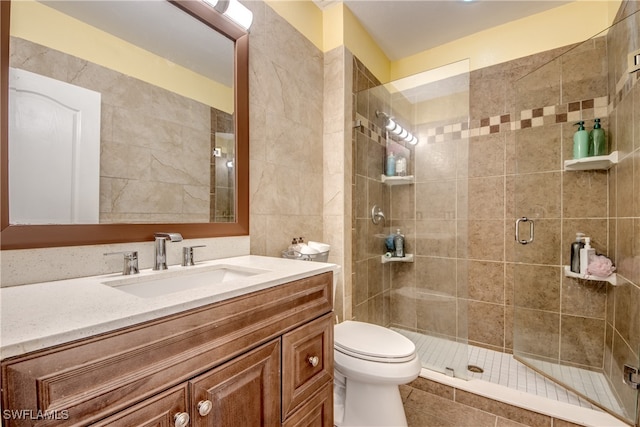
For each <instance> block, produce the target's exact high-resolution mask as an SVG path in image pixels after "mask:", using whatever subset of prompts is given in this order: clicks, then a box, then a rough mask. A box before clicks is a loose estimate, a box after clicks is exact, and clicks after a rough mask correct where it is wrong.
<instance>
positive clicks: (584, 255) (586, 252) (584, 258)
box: [580, 237, 596, 274]
mask: <svg viewBox="0 0 640 427" xmlns="http://www.w3.org/2000/svg"><path fill="white" fill-rule="evenodd" d="M595 254H596V250H595V249H593V248H592V247H591V239H590V238H589V237H585V238H584V248H582V249H580V274H587V267H589V260H590V259H591V258H593V257H594V256H595Z"/></svg>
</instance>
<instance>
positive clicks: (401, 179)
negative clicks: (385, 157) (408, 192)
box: [380, 174, 415, 185]
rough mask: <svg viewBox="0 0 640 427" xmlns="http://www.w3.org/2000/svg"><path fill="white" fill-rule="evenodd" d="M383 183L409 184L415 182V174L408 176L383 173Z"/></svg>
mask: <svg viewBox="0 0 640 427" xmlns="http://www.w3.org/2000/svg"><path fill="white" fill-rule="evenodd" d="M380 179H381V180H382V183H383V184H387V185H407V184H413V182H414V181H415V180H414V178H413V175H406V176H387V175H384V174H382V175H381V178H380Z"/></svg>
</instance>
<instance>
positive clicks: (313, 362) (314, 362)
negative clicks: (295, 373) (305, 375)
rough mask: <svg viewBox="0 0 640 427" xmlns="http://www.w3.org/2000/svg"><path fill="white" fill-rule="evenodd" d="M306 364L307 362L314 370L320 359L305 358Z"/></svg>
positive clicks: (315, 357)
mask: <svg viewBox="0 0 640 427" xmlns="http://www.w3.org/2000/svg"><path fill="white" fill-rule="evenodd" d="M307 362H309V365H311V366H313V367H314V368H315V367H316V366H318V363H320V359H319V358H318V356H309V357H308V358H307Z"/></svg>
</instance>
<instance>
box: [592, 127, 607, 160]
mask: <svg viewBox="0 0 640 427" xmlns="http://www.w3.org/2000/svg"><path fill="white" fill-rule="evenodd" d="M594 122H595V124H594V125H593V129H592V130H591V133H590V134H589V155H590V156H604V155H606V154H607V141H606V140H605V137H604V129H602V126H600V119H595V120H594Z"/></svg>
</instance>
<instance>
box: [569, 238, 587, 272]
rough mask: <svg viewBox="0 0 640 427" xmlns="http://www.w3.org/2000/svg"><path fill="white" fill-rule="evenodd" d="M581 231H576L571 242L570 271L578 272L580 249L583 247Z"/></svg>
mask: <svg viewBox="0 0 640 427" xmlns="http://www.w3.org/2000/svg"><path fill="white" fill-rule="evenodd" d="M583 239H584V234H583V233H576V241H575V242H573V243H571V259H570V261H571V265H570V267H571V271H573V272H574V273H580V249H582V248H584V242H583V241H582V240H583Z"/></svg>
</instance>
